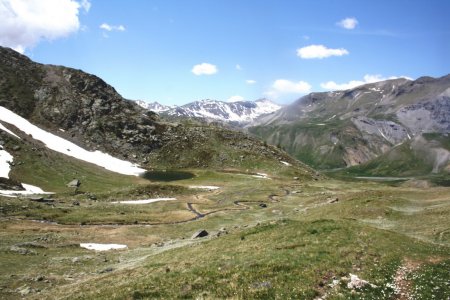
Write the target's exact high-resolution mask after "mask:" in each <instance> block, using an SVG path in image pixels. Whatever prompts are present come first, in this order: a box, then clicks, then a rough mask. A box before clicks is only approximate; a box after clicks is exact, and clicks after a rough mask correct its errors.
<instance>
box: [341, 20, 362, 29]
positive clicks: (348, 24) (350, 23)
mask: <svg viewBox="0 0 450 300" xmlns="http://www.w3.org/2000/svg"><path fill="white" fill-rule="evenodd" d="M336 25H338V26H339V27H342V28H345V29H355V27H356V25H358V20H356V18H345V19H343V20H340V21H339V22H337V23H336Z"/></svg>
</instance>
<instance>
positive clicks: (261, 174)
mask: <svg viewBox="0 0 450 300" xmlns="http://www.w3.org/2000/svg"><path fill="white" fill-rule="evenodd" d="M252 176H253V177H255V178H262V179H271V178H270V177H269V176H268V175H267V174H266V173H256V175H252Z"/></svg>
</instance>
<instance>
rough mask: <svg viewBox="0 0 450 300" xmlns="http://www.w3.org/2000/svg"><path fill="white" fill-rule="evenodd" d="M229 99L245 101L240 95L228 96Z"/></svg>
mask: <svg viewBox="0 0 450 300" xmlns="http://www.w3.org/2000/svg"><path fill="white" fill-rule="evenodd" d="M227 101H228V102H237V101H244V97H242V96H239V95H236V96H231V97H230V98H228V100H227Z"/></svg>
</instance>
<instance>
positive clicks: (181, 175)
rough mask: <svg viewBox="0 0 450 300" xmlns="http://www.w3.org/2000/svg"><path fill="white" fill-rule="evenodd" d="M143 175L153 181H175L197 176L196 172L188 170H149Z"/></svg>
mask: <svg viewBox="0 0 450 300" xmlns="http://www.w3.org/2000/svg"><path fill="white" fill-rule="evenodd" d="M142 177H144V178H145V179H148V180H152V181H175V180H183V179H190V178H193V177H195V174H193V173H190V172H186V171H174V170H167V171H161V170H160V171H147V172H145V173H144V174H142Z"/></svg>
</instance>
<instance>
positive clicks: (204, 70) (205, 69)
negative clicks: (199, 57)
mask: <svg viewBox="0 0 450 300" xmlns="http://www.w3.org/2000/svg"><path fill="white" fill-rule="evenodd" d="M191 72H192V73H194V74H195V75H197V76H200V75H213V74H216V73H217V72H218V69H217V67H216V66H215V65H212V64H208V63H201V64H198V65H195V66H194V67H193V68H192V70H191Z"/></svg>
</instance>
